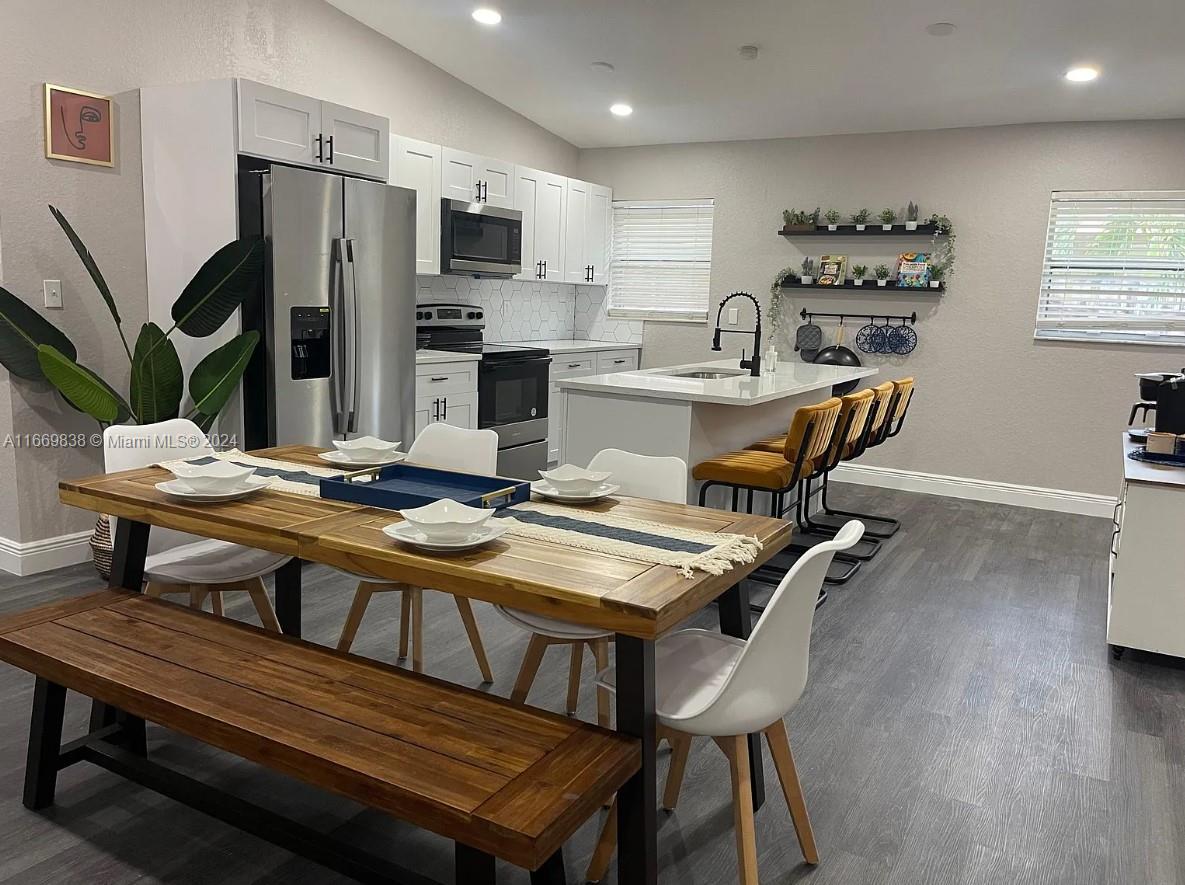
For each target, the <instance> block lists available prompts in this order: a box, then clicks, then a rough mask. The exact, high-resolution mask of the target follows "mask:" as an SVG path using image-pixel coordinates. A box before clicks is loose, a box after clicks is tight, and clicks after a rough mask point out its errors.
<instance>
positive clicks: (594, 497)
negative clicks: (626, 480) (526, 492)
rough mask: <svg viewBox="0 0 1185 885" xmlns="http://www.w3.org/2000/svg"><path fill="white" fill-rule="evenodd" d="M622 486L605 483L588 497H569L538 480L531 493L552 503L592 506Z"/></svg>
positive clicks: (547, 483) (545, 482)
mask: <svg viewBox="0 0 1185 885" xmlns="http://www.w3.org/2000/svg"><path fill="white" fill-rule="evenodd" d="M620 488H621V486H616V485H613V483H609V482H603V483H601V484H600V485H599V486H597V487H596V488H595V489H593V490H592V491H591V492H589V493H588V494H587V495H569V494H568V493H567V492H561V491H559V490H558V489H557V488H555V486H553V485H552V484H551V483H549V482H547V480H543V479H538V480H535V482H533V483H531V491H532V492H535V493H536V494H539V495H542V496H543V497H544V498H547V499H549V500H552V501H559V502H561V503H566V504H591V503H592V502H593V501H600V500H601V499H602V498H608V497H609V496H610V495H612V494H613V493H614V492H616V491H617V490H618V489H620Z"/></svg>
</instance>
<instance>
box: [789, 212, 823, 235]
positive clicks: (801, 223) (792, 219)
mask: <svg viewBox="0 0 1185 885" xmlns="http://www.w3.org/2000/svg"><path fill="white" fill-rule="evenodd" d="M818 221H819V210H818V209H816V210H815V211H814V212H813V213H812V212H807V211H806V210H799V209H785V210H783V211H782V222H783V223H782V230H783V231H785V232H787V233H806V232H807V231H813V230H814V229H815V226H816V225H817V223H818Z"/></svg>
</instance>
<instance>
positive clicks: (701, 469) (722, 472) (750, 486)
mask: <svg viewBox="0 0 1185 885" xmlns="http://www.w3.org/2000/svg"><path fill="white" fill-rule="evenodd" d="M841 405H842V404H841V403H840V401H839V399H838V398H836V397H831V398H830V399H827V400H824V401H823V402H821V403H816V404H814V405H810V406H803V407H801V408H800V409H798V410H797V411H796V412H795V413H794V418H793V419H792V420H791V422H790V430H789V433H787V434H786V442H785V445H784V446H783V447H782V450H781V451H780V452H759V451H753V450H751V449H743V450H741V451H739V452H728V453H727V454H724V455H719V456H717V457H715V458H709V459H708V460H707V461H701V462H700V463H699V464H696V465H695V467H694V468H692V471H691V476H692V478H693V479H697V480H700V481H701V482H702V483H703V485H701V486H700V490H699V503H700V506H704V505H705V503H706V502H707V497H708V490H709V489H711V488H712V487H713V486H725V487H728V488H731V489H732V490H733V495H732V500H733V509H736V506H737V495H738V492H739V491H740V490H742V489H743V490H746V491H747V492H748V493H749V497H748V502H749V511H750V512H752V509H753V492H755V491H757V492H767V493H769V495H770V515H771V516H781V513H782V502H783V500H784V499H785V495H786V493H787V492H789V491H791V490H792V489H794V488H795V487H796V486H797V485H798V483H799V481H800V480H802V479H804V478H805V477H807V476H810V475H811V474H812V473H814V471H815V461H817V460H819V459H821V458H823V456H824V455H826V454H827V450H828V447H829V446H830V444H831V437H832V434H833V433H834V431H835V424H836V421H837V420H839V410H840V406H841Z"/></svg>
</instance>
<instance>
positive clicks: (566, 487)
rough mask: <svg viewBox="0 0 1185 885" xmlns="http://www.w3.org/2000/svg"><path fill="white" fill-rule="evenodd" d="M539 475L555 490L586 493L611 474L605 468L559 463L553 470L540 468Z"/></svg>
mask: <svg viewBox="0 0 1185 885" xmlns="http://www.w3.org/2000/svg"><path fill="white" fill-rule="evenodd" d="M539 475H540V476H542V477H543V478H544V479H545V480H547V481H548V482H549V483H551V487H552V488H553V489H555V490H556V491H557V492H563V493H564V494H567V495H587V494H588V493H589V492H591V491H592V490H593V489H595V488H596V487H597V486H599V485H600V484H601V483H603V482H604V481H605V480H607V479H608V478H609V477H611V476H612V475H613V474H612V473H610V472H609V471H607V470H585V469H584V468H583V467H577V466H576V465H575V464H561V465H560V466H559V467H557V468H555V469H554V470H540V471H539Z"/></svg>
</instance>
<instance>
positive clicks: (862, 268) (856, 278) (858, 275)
mask: <svg viewBox="0 0 1185 885" xmlns="http://www.w3.org/2000/svg"><path fill="white" fill-rule="evenodd" d="M866 276H868V265H866V264H853V265H852V285H853V286H863V285H864V278H865V277H866Z"/></svg>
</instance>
